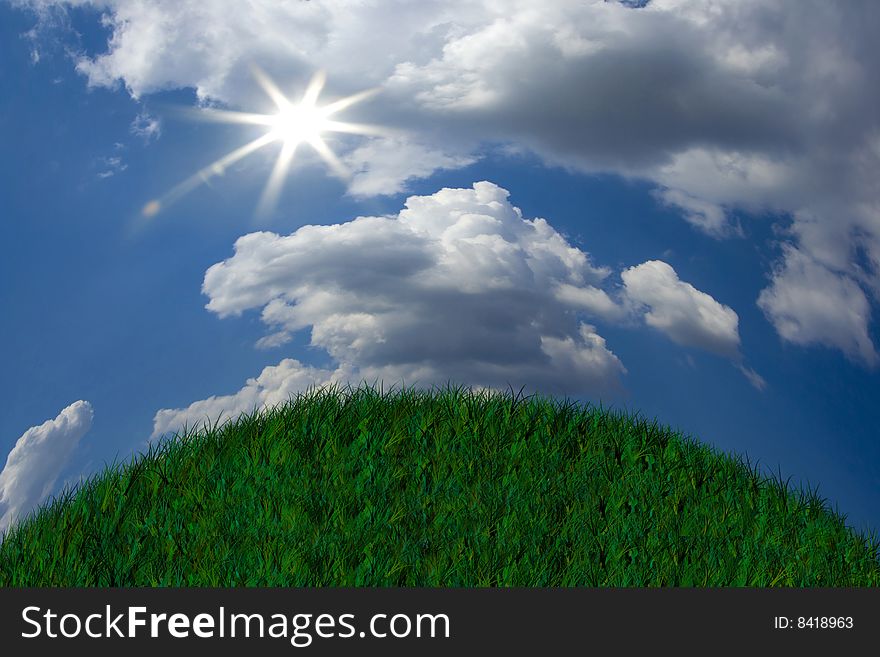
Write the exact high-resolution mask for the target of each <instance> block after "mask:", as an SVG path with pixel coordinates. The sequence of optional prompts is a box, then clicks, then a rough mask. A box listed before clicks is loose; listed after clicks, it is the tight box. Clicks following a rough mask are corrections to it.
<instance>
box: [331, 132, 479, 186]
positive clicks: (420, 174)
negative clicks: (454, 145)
mask: <svg viewBox="0 0 880 657" xmlns="http://www.w3.org/2000/svg"><path fill="white" fill-rule="evenodd" d="M475 161H476V158H475V157H473V156H469V155H455V154H451V153H445V152H443V151H442V150H434V149H432V148H430V147H427V146H424V145H422V144H418V143H416V142H414V141H411V140H409V139H406V138H402V137H398V138H387V137H377V138H374V139H371V140H370V141H368V142H366V143H364V144H363V145H361V146H358V147H357V148H355V149H354V150H353V151H351V152H350V153H348V154H347V155H346V156H345V158H344V162H345V164H346V165H347V166H348V167H349V169H350V170H351V172H352V178H351V180H350V182H349V186H348V191H349V193H350V194H351V195H353V196H380V195H388V196H390V195H393V194H399V193H401V192H404V191H406V182H407V181H409V180H416V179H421V178H428V177H429V176H431V175H432V174H433V173H435V172H436V171H439V170H441V169H459V168H461V167H464V166H467V165H468V164H472V163H473V162H475Z"/></svg>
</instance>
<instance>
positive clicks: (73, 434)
mask: <svg viewBox="0 0 880 657" xmlns="http://www.w3.org/2000/svg"><path fill="white" fill-rule="evenodd" d="M92 416H93V412H92V405H91V404H89V402H87V401H77V402H74V403H73V404H71V405H70V406H68V407H67V408H65V409H64V410H62V411H61V412H60V413H59V414H58V417H56V418H55V419H54V420H47V421H46V422H44V423H43V424H41V425H39V426H35V427H31V428H30V429H28V430H27V431H25V432H24V434H22V436H21V438H19V439H18V441H17V442H16V443H15V446H14V447H13V448H12V451H10V452H9V456H8V457H7V458H6V466H5V467H4V468H3V471H2V472H0V533H3V532H5V531H6V530H7V529H8V528H9V527H10V525H12V523H13V522H15V520H16V519H17V518H19V517H21V516H23V515H26V514H27V513H29V512H30V511H31V510H33V509H34V508H35V507H36V506H37V505H39V504H40V503H41V502H43V501H44V500H45V499H46V498H47V497H48V496H49V494H50V493H51V492H52V489H53V487H54V486H55V482H56V481H57V479H58V475H59V474H61V471H62V469H63V468H64V466H65V465H66V464H67V461H68V459H69V458H70V455H71V453H72V452H73V449H74V448H75V447H76V445H77V444H78V443H79V441H80V439H81V438H82V437H83V436H84V435H85V434H86V432H87V431H88V430H89V429H90V428H91V426H92Z"/></svg>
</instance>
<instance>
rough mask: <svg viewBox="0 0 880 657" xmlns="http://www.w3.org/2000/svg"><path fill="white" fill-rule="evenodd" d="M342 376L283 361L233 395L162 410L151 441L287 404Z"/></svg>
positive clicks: (343, 375) (287, 360)
mask: <svg viewBox="0 0 880 657" xmlns="http://www.w3.org/2000/svg"><path fill="white" fill-rule="evenodd" d="M344 377H345V373H344V372H343V371H342V370H337V371H335V372H333V371H329V370H323V369H320V368H315V367H307V366H305V365H303V364H302V363H300V362H299V361H297V360H293V359H292V358H285V359H284V360H282V361H281V362H280V363H279V364H278V365H274V366H271V367H267V368H265V369H264V370H263V371H262V372H261V373H260V375H259V376H258V377H257V378H255V379H248V380H247V383H246V384H245V385H244V387H243V388H242V389H241V390H239V391H238V392H236V393H235V394H232V395H220V396H217V395H214V396H212V397H209V398H208V399H202V400H200V401H197V402H193V403H192V404H190V405H189V406H187V407H186V408H178V409H162V410H160V411H159V412H158V413H156V415H155V417H154V418H153V434H152V436H151V437H152V438H155V437H157V436H160V435H162V434H165V433H170V432H174V431H177V430H179V429H182V428H183V427H188V428H195V427H199V426H202V425H204V424H213V423H215V422H219V423H220V424H222V423H223V422H225V421H226V420H228V419H230V418H235V417H237V416H238V415H240V414H241V413H248V412H251V411H253V410H254V409H261V408H264V407H267V406H274V405H276V404H280V403H283V402H286V401H287V400H288V398H289V397H290V396H292V395H296V393H298V392H302V391H305V390H308V389H309V388H312V387H320V386H323V385H326V384H329V383H333V382H335V381H339V380H342V379H343V378H344Z"/></svg>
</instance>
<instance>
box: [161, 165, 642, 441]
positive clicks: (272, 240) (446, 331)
mask: <svg viewBox="0 0 880 657" xmlns="http://www.w3.org/2000/svg"><path fill="white" fill-rule="evenodd" d="M608 273H609V272H608V270H607V269H604V268H601V267H597V266H595V265H593V264H592V262H591V260H590V257H589V256H588V254H586V253H585V252H583V251H581V250H579V249H577V248H575V247H573V246H571V245H569V244H568V243H567V242H566V240H565V239H564V238H563V237H562V236H561V235H560V234H559V233H558V232H556V231H555V230H554V229H553V228H552V227H551V226H550V225H549V224H548V223H547V221H545V220H544V219H541V218H536V219H526V218H524V217H523V216H522V213H521V212H520V210H519V209H518V208H516V207H514V206H513V205H511V203H510V202H509V200H508V192H507V191H506V190H504V189H501V188H500V187H498V186H497V185H494V184H492V183H489V182H479V183H475V184H474V185H473V187H472V188H469V189H442V190H440V191H438V192H436V193H435V194H432V195H430V196H411V197H410V198H408V199H407V200H406V203H405V207H404V209H403V210H401V211H400V212H399V213H398V214H397V215H396V216H385V217H358V218H356V219H354V220H352V221H349V222H346V223H342V224H335V225H331V226H303V227H302V228H300V229H298V230H297V231H296V232H294V233H292V234H290V235H287V236H280V235H276V234H274V233H270V232H257V233H251V234H248V235H245V236H243V237H241V238H239V239H238V240H237V241H236V243H235V253H234V255H233V256H232V257H230V258H229V259H227V260H224V261H223V262H220V263H217V264H215V265H213V266H212V267H210V268H209V269H208V270H207V272H206V273H205V279H204V284H203V288H202V289H203V292H204V293H205V294H206V295H207V296H208V298H209V302H208V304H207V308H208V310H210V311H211V312H214V313H216V314H217V315H218V316H219V317H228V316H235V315H239V314H241V313H243V312H245V311H248V310H260V311H261V318H262V321H263V322H264V323H265V324H266V325H267V326H268V327H270V328H271V329H272V330H273V333H274V334H277V332H279V331H283V332H288V333H292V332H295V331H299V330H301V329H307V328H308V329H310V331H311V345H312V346H314V347H319V348H321V349H322V350H324V351H325V352H326V353H328V354H329V355H330V356H331V357H332V359H333V360H334V361H335V362H336V363H337V369H336V370H334V371H332V372H331V371H329V370H321V371H315V370H303V369H302V367H301V366H300V365H299V364H298V363H296V362H295V361H285V362H286V363H287V365H285V366H284V367H282V366H279V367H281V368H282V369H281V370H276V369H273V368H268V369H267V370H265V371H264V372H263V375H261V376H260V377H259V378H258V379H254V380H253V381H252V382H249V384H248V385H247V386H246V387H245V388H243V389H242V390H241V391H240V392H239V393H237V394H236V395H233V396H229V397H221V398H211V399H209V400H206V401H205V402H199V403H198V404H196V405H194V406H190V408H189V409H186V410H185V411H167V410H163V411H160V412H159V414H158V415H157V416H156V431H157V432H158V433H162V432H164V431H167V430H169V429H170V428H171V427H173V426H175V425H177V424H179V422H180V420H181V419H183V418H187V417H194V416H195V415H198V416H204V415H205V414H208V415H212V414H215V413H218V412H219V410H220V409H229V412H237V411H240V410H242V409H245V408H248V407H250V406H252V405H253V404H255V403H256V404H258V405H260V404H263V403H264V402H265V401H266V400H267V399H276V398H277V395H278V394H281V396H284V395H285V394H286V393H287V392H290V391H292V390H293V389H294V388H295V387H297V386H304V385H307V384H311V383H316V382H321V381H327V380H331V379H332V380H340V381H343V380H345V381H351V380H353V379H356V380H358V381H359V380H367V381H371V382H372V381H375V380H377V379H378V380H382V381H384V382H386V383H387V384H389V385H390V384H392V383H395V382H400V381H402V382H403V383H405V384H407V385H411V384H415V385H433V384H441V385H442V384H443V383H445V382H447V381H453V382H456V383H459V382H465V383H468V384H470V385H474V386H479V387H494V388H498V389H505V388H506V387H507V386H508V385H512V386H514V387H515V388H517V389H518V388H519V387H520V386H522V385H525V386H526V388H527V389H530V390H540V391H542V392H549V393H566V394H586V395H601V394H609V393H613V392H614V391H615V390H617V389H618V386H619V377H620V375H622V374H623V373H624V372H625V369H624V367H623V365H622V363H621V362H620V360H619V359H618V358H617V356H615V355H614V353H612V351H611V350H610V349H609V348H608V347H607V345H606V343H605V340H604V339H603V338H602V337H601V336H600V335H599V334H598V333H597V330H596V327H595V326H594V325H593V324H592V323H590V322H588V321H586V320H587V319H589V318H590V317H591V316H592V317H602V316H609V315H614V314H615V312H620V311H614V310H613V309H612V308H613V306H614V302H612V301H611V300H610V298H609V297H608V296H607V294H605V293H604V292H602V291H600V290H598V289H597V287H596V286H597V285H599V284H601V282H602V281H603V280H604V279H605V278H606V277H607V276H608ZM553 289H557V290H561V292H560V293H559V294H555V295H553V294H550V295H548V294H547V290H553ZM279 371H281V372H283V373H284V376H281V374H279ZM291 373H296V376H294V377H293V378H289V377H290V376H291ZM264 377H266V381H265V382H264V381H263V379H264ZM289 381H294V382H295V383H296V385H295V386H294V385H292V384H290V383H289ZM281 382H283V383H281ZM279 386H280V387H279ZM279 390H280V393H279Z"/></svg>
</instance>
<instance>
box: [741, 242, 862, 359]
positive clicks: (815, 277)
mask: <svg viewBox="0 0 880 657" xmlns="http://www.w3.org/2000/svg"><path fill="white" fill-rule="evenodd" d="M758 305H759V306H760V308H761V310H763V311H764V313H765V314H766V315H767V317H768V318H769V319H770V321H771V322H773V324H774V326H776V328H777V330H778V331H779V334H780V335H781V336H782V337H783V338H784V339H785V340H788V341H789V342H792V343H794V344H801V345H808V344H821V345H825V346H827V347H833V348H836V349H840V350H841V351H842V352H843V353H844V354H846V355H847V356H848V357H849V358H851V359H852V360H854V361H858V362H863V363H866V364H868V365H871V366H876V365H877V362H878V356H877V351H876V350H875V349H874V345H873V343H872V342H871V338H870V337H869V335H868V321H869V319H870V308H869V304H868V299H867V298H866V296H865V293H864V292H863V291H862V289H861V288H860V287H859V286H858V285H857V284H856V283H855V282H854V281H853V280H852V279H850V278H848V277H847V276H844V275H842V274H840V273H835V272H832V271H830V270H829V269H828V268H826V267H824V266H822V265H821V264H819V263H818V262H816V261H815V260H813V259H812V258H810V257H809V256H808V255H806V254H804V253H803V252H801V251H798V250H797V249H795V248H793V247H790V246H789V247H787V248H785V255H784V258H783V261H782V264H781V265H780V266H779V267H778V268H777V269H776V271H775V272H774V274H773V278H772V284H771V285H770V287H768V288H767V289H766V290H764V291H763V292H761V295H760V297H759V298H758Z"/></svg>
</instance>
